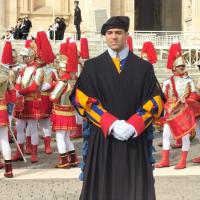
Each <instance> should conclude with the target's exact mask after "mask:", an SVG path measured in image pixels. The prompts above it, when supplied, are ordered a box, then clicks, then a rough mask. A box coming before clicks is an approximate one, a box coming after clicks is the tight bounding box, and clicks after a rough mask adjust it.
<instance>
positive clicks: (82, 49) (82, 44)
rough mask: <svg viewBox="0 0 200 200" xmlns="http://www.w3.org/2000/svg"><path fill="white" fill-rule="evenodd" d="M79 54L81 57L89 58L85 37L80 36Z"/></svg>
mask: <svg viewBox="0 0 200 200" xmlns="http://www.w3.org/2000/svg"><path fill="white" fill-rule="evenodd" d="M80 56H81V58H83V59H89V48H88V40H87V38H81V40H80Z"/></svg>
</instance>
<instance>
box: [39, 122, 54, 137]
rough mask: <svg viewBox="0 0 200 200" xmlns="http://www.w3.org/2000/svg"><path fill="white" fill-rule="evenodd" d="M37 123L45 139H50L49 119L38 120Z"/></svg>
mask: <svg viewBox="0 0 200 200" xmlns="http://www.w3.org/2000/svg"><path fill="white" fill-rule="evenodd" d="M38 122H39V126H40V127H41V128H42V131H43V133H44V136H45V137H51V127H50V125H51V123H50V119H49V118H46V119H40V120H39V121H38Z"/></svg>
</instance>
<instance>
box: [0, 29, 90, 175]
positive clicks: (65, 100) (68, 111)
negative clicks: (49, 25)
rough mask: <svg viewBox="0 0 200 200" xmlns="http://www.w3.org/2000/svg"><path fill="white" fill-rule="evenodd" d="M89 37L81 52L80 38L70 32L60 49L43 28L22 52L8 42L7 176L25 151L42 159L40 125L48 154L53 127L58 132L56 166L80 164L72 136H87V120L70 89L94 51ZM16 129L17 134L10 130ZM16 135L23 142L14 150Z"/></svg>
mask: <svg viewBox="0 0 200 200" xmlns="http://www.w3.org/2000/svg"><path fill="white" fill-rule="evenodd" d="M84 41H85V42H86V43H85V42H84ZM83 42H84V44H85V49H86V50H85V51H86V53H83V48H81V49H80V53H78V50H77V46H76V43H75V42H74V41H73V40H72V39H70V38H69V39H67V40H66V42H65V43H62V44H61V46H60V53H58V54H56V55H55V54H54V52H53V51H52V47H51V45H50V43H49V40H48V37H47V35H46V33H45V32H44V31H39V32H38V33H37V36H36V40H31V39H29V38H28V39H27V40H26V42H25V47H24V48H23V49H22V50H21V51H20V55H19V52H16V50H14V49H12V43H11V41H8V40H7V41H6V42H5V46H4V49H3V53H2V60H1V67H0V89H1V93H0V146H1V152H2V156H3V158H4V164H2V163H0V168H3V167H5V174H4V175H5V176H6V177H9V178H11V177H13V173H12V162H16V161H21V160H23V159H25V154H30V155H31V162H32V163H35V162H38V161H39V158H38V143H39V138H38V132H39V131H38V128H40V129H41V130H42V132H43V133H44V146H45V153H46V154H51V153H52V149H51V133H52V132H54V133H55V134H56V142H57V147H58V153H59V162H58V163H57V164H56V168H70V167H74V166H77V165H78V164H79V158H78V156H77V154H76V152H75V148H74V145H73V143H72V142H71V140H70V137H71V138H74V137H75V138H76V137H80V136H81V134H82V123H83V122H82V118H80V117H78V116H76V112H75V110H74V108H73V107H72V105H71V103H70V101H69V95H70V94H71V90H72V89H73V86H74V84H75V81H76V79H77V73H78V71H79V70H78V66H79V65H80V64H81V63H82V62H83V61H84V59H88V57H89V52H88V46H87V41H86V38H85V40H84V38H83ZM81 46H82V47H83V46H84V45H81ZM79 55H81V57H80V58H79ZM19 58H20V59H19ZM19 60H22V62H21V63H20V62H19ZM80 60H81V63H79V62H80ZM13 122H14V124H15V126H14V129H13V127H12V124H13ZM13 132H16V134H15V136H14V135H10V134H11V133H13ZM8 133H9V135H10V137H7V134H8ZM70 134H71V135H70ZM12 137H13V138H15V137H16V138H17V148H16V150H15V152H14V154H13V155H12V156H11V149H10V145H9V141H8V138H12Z"/></svg>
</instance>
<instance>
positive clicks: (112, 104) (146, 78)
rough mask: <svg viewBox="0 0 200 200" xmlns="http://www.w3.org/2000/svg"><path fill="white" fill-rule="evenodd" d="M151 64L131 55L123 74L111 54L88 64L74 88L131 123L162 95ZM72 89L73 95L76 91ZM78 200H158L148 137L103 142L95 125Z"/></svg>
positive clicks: (100, 132)
mask: <svg viewBox="0 0 200 200" xmlns="http://www.w3.org/2000/svg"><path fill="white" fill-rule="evenodd" d="M157 83H158V82H157V79H156V77H155V74H154V70H153V67H152V65H151V64H150V63H148V62H146V61H144V60H142V59H141V58H139V57H137V56H136V55H134V54H133V53H132V52H129V55H128V57H127V61H126V63H125V66H124V69H123V70H122V72H121V73H120V74H119V73H118V72H117V69H116V67H115V65H114V63H113V61H112V59H111V57H110V55H109V54H108V52H107V51H106V52H104V53H103V54H101V55H100V56H98V57H96V58H93V59H91V60H88V61H87V62H86V63H85V66H84V69H83V71H82V73H81V75H80V77H79V79H78V81H77V83H76V85H75V89H76V88H79V89H80V90H81V91H83V92H84V93H85V94H86V95H87V96H90V97H94V98H96V99H98V100H99V101H100V102H101V104H102V105H103V108H105V109H106V110H107V111H108V112H109V113H111V114H113V115H114V116H116V117H118V118H119V119H125V120H127V119H128V118H129V117H131V116H132V115H133V114H135V113H136V111H137V110H138V109H139V108H140V107H141V106H142V105H143V104H144V103H145V102H146V101H147V100H149V99H151V98H152V97H153V96H155V95H161V94H162V92H161V90H160V88H159V87H158V84H157ZM75 89H74V90H75ZM90 131H91V134H90V137H89V146H88V154H87V157H86V160H85V162H86V165H85V168H84V177H85V179H84V182H83V187H82V192H81V197H80V200H155V199H156V198H155V190H154V178H153V174H152V166H151V165H150V164H149V162H148V153H147V142H146V137H145V131H144V133H143V134H142V135H141V136H139V137H138V138H136V139H129V140H128V141H125V142H124V141H119V140H116V139H115V138H114V137H113V136H108V138H107V139H105V138H104V136H103V133H102V131H101V129H100V128H98V127H97V126H95V125H94V124H92V123H91V129H90Z"/></svg>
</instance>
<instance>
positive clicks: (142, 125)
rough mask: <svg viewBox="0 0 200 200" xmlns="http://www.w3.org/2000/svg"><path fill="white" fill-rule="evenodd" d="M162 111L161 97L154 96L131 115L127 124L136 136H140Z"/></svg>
mask: <svg viewBox="0 0 200 200" xmlns="http://www.w3.org/2000/svg"><path fill="white" fill-rule="evenodd" d="M162 111H163V101H162V99H161V96H159V95H158V96H154V97H153V98H152V99H150V100H148V101H147V102H146V103H145V104H144V105H143V106H142V107H141V108H139V109H138V111H137V112H136V113H135V114H134V115H132V116H131V117H130V118H129V119H128V120H127V122H128V123H129V124H131V125H132V126H133V127H134V128H135V130H136V132H137V135H140V134H141V133H142V132H143V131H144V129H146V128H147V127H148V126H149V125H150V124H151V123H152V121H153V120H154V119H158V118H159V117H160V115H161V113H162Z"/></svg>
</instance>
